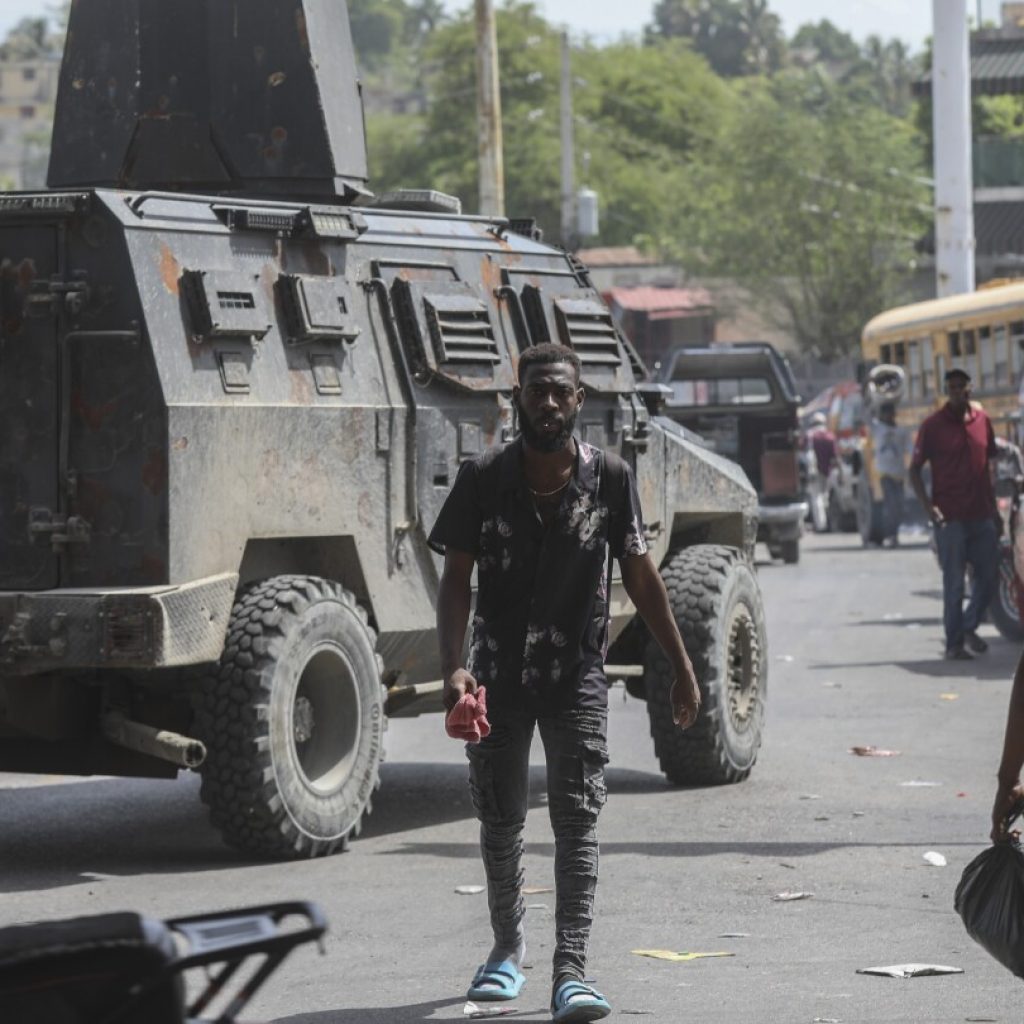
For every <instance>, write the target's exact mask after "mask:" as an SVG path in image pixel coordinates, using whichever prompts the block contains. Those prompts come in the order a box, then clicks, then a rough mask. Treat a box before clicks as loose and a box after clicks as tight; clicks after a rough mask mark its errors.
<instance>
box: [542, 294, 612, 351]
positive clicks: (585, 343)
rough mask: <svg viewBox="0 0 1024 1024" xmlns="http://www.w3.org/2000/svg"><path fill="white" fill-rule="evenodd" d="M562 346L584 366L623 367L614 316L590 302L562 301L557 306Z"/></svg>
mask: <svg viewBox="0 0 1024 1024" xmlns="http://www.w3.org/2000/svg"><path fill="white" fill-rule="evenodd" d="M555 312H556V314H557V318H558V332H559V334H561V336H562V343H563V344H564V345H568V346H569V347H570V348H571V349H573V350H574V351H575V352H576V354H577V355H578V356H579V357H580V362H581V363H583V365H584V366H613V367H617V366H619V363H620V360H621V358H622V357H621V355H620V353H619V336H618V334H617V333H616V331H615V324H614V323H613V322H612V315H611V313H609V312H608V310H607V309H605V308H604V306H603V305H601V303H599V302H594V301H592V300H590V299H560V300H558V301H557V302H556V303H555Z"/></svg>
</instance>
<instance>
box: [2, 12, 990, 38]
mask: <svg viewBox="0 0 1024 1024" xmlns="http://www.w3.org/2000/svg"><path fill="white" fill-rule="evenodd" d="M497 2H498V3H500V2H501V0H497ZM535 2H536V4H537V7H538V8H539V9H540V10H541V12H542V13H543V14H544V16H545V17H546V18H547V19H548V20H549V21H551V22H554V23H555V24H560V25H566V26H568V28H569V29H570V31H573V32H581V33H582V32H587V33H590V34H591V35H593V36H595V37H597V38H598V39H600V40H607V39H614V38H616V37H617V36H619V35H622V34H623V33H632V34H637V33H639V32H640V30H641V29H642V28H643V26H644V24H645V23H646V22H648V21H649V20H650V16H651V9H652V8H653V6H654V0H633V2H632V3H623V2H622V0H535ZM444 3H445V6H446V7H447V8H448V9H449V10H452V11H457V10H463V9H465V8H466V7H468V6H470V3H471V0H444ZM49 7H50V4H49V3H46V2H43V3H40V0H0V37H2V36H3V35H5V34H6V33H7V30H8V29H9V28H10V27H11V26H12V25H14V24H15V23H16V22H17V21H19V20H20V19H21V18H24V17H28V16H33V17H38V16H39V15H40V13H45V12H46V11H47V10H48V8H49ZM771 7H772V9H773V10H774V11H775V12H776V13H777V14H779V15H780V16H781V18H782V21H783V24H784V26H785V28H786V31H787V32H788V33H792V32H793V31H794V30H795V29H796V28H797V27H798V26H799V25H802V24H803V23H804V22H805V21H818V20H820V19H821V18H829V19H831V20H832V21H833V22H835V23H836V24H837V25H838V26H839V27H840V28H843V29H845V30H846V31H847V32H850V33H852V34H853V35H854V36H855V37H856V38H858V39H863V38H864V37H865V36H869V35H871V34H873V33H876V34H879V35H882V36H886V37H890V36H898V37H899V38H901V39H903V40H904V41H905V42H907V43H909V44H910V45H911V47H913V48H914V49H915V50H916V49H919V48H920V47H921V45H922V43H923V42H924V39H925V37H926V36H928V35H930V34H931V11H932V5H931V2H930V0H771ZM968 8H969V10H970V13H971V15H972V16H973V15H975V13H976V12H977V9H978V0H968ZM981 9H982V16H983V17H984V18H991V19H993V20H995V19H997V18H998V15H999V0H982V2H981Z"/></svg>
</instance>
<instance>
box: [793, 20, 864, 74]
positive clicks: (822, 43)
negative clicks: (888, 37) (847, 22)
mask: <svg viewBox="0 0 1024 1024" xmlns="http://www.w3.org/2000/svg"><path fill="white" fill-rule="evenodd" d="M789 45H790V50H791V51H794V50H795V51H803V52H805V53H807V54H809V55H810V59H811V61H825V62H826V63H830V64H843V63H846V64H854V63H856V62H857V61H858V60H860V47H859V46H858V45H857V41H856V40H855V39H854V38H853V36H851V35H850V33H849V32H844V31H843V30H842V29H841V28H837V27H836V26H835V25H833V24H832V22H831V21H829V20H828V18H822V19H821V21H819V22H817V23H816V24H815V23H812V22H808V23H807V24H806V25H801V26H800V27H799V28H798V29H797V30H796V34H795V35H794V36H793V38H792V39H791V40H790V43H789Z"/></svg>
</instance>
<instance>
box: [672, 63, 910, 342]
mask: <svg viewBox="0 0 1024 1024" xmlns="http://www.w3.org/2000/svg"><path fill="white" fill-rule="evenodd" d="M738 93H739V102H738V103H737V104H736V105H735V106H734V108H733V113H732V117H731V118H730V119H729V120H728V122H727V123H725V124H723V126H722V130H721V132H720V134H719V135H718V137H717V138H716V140H715V143H714V145H713V147H712V148H711V149H710V150H709V151H708V152H707V153H706V154H705V159H704V160H703V161H702V162H701V164H700V165H699V166H696V167H695V168H694V188H693V189H692V190H691V193H690V196H689V202H688V204H687V210H686V214H685V216H686V229H685V232H684V235H683V236H682V237H684V238H685V240H686V241H685V245H682V246H680V249H679V252H680V255H681V256H682V258H683V259H684V260H686V261H687V263H688V265H689V266H691V267H695V266H703V267H704V268H705V270H706V272H707V273H711V274H724V275H727V276H729V277H731V278H733V279H735V280H738V281H739V282H740V283H741V284H743V285H745V286H746V287H747V288H748V290H749V291H750V292H751V293H752V294H753V295H754V296H755V297H756V298H757V300H758V301H759V302H761V303H762V304H763V308H764V311H765V312H766V313H768V314H769V315H772V316H774V318H775V319H776V320H777V321H778V322H779V323H780V325H785V326H786V327H788V328H789V329H790V330H791V331H792V333H793V335H794V336H795V338H796V340H797V341H798V343H799V344H800V346H801V348H803V349H805V350H807V351H809V352H813V353H816V354H818V355H821V356H824V357H826V358H831V357H834V356H840V355H843V354H846V353H849V352H850V351H854V350H855V348H856V344H857V340H858V338H859V335H860V330H861V328H862V327H863V325H864V323H865V322H866V321H867V320H868V319H869V318H870V317H871V316H873V315H874V314H875V313H877V312H879V311H880V310H882V309H885V308H886V307H887V306H889V305H892V303H893V302H894V301H895V300H896V299H897V298H899V295H898V294H897V293H896V288H898V284H899V281H900V274H899V269H900V267H903V268H906V267H907V265H908V263H909V261H910V260H911V259H912V257H913V243H914V241H915V240H916V239H917V238H919V237H920V235H921V234H922V233H923V231H924V229H925V227H926V225H927V220H928V207H927V206H926V205H925V204H926V203H927V202H928V200H929V194H928V192H927V190H926V188H925V187H924V186H923V185H922V184H921V181H920V179H919V178H918V177H916V175H915V173H914V172H916V171H918V170H919V160H920V149H919V145H918V144H917V142H916V140H915V138H914V136H913V133H912V130H911V128H910V126H909V125H907V124H906V123H905V122H902V121H899V120H897V119H896V118H894V117H892V116H891V115H889V114H886V113H885V112H884V111H882V110H880V109H878V108H877V107H871V106H865V105H864V104H861V103H858V102H856V101H854V100H852V99H851V98H850V97H848V96H847V95H845V94H844V93H843V91H842V90H841V89H840V88H838V87H837V86H835V85H834V84H833V83H831V82H829V81H827V80H826V79H824V78H823V77H822V76H820V75H815V74H798V73H794V74H791V75H787V76H784V77H781V78H779V79H776V80H774V81H771V82H765V81H753V82H749V83H744V84H743V85H742V86H741V87H740V88H739V89H738Z"/></svg>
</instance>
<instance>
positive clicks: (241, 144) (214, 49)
mask: <svg viewBox="0 0 1024 1024" xmlns="http://www.w3.org/2000/svg"><path fill="white" fill-rule="evenodd" d="M354 70H355V55H354V51H353V49H352V40H351V35H350V31H349V25H348V18H347V16H346V10H345V5H344V4H342V3H337V2H334V0H276V2H274V3H248V2H246V3H241V2H238V0H174V2H173V3H168V2H167V0H88V2H87V3H76V4H73V5H72V7H71V14H70V22H69V31H68V36H67V45H66V48H65V56H64V64H63V66H62V69H61V79H60V87H59V93H58V102H57V110H56V117H55V121H54V133H53V147H52V151H51V158H50V169H49V174H48V182H49V184H50V185H51V187H60V186H66V185H70V184H73V183H74V184H78V185H108V186H113V187H120V188H151V189H155V188H164V187H168V188H180V187H181V185H182V184H191V185H192V186H193V187H195V188H203V187H206V188H213V189H217V190H218V191H221V192H223V191H229V190H241V191H245V192H248V193H250V194H251V193H254V192H273V193H275V194H277V195H281V194H289V193H290V194H293V195H294V194H298V193H308V194H319V195H327V196H330V195H345V196H349V197H352V196H355V195H358V194H360V193H361V192H362V191H363V183H364V182H365V180H366V150H365V141H364V139H365V133H364V128H363V112H362V105H361V102H360V95H359V84H358V80H357V78H356V76H355V74H354Z"/></svg>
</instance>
